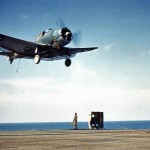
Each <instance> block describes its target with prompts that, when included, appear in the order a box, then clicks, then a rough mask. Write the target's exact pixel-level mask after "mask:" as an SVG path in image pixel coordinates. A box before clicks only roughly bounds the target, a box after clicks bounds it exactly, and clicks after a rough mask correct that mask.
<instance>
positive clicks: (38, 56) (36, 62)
mask: <svg viewBox="0 0 150 150" xmlns="http://www.w3.org/2000/svg"><path fill="white" fill-rule="evenodd" d="M40 60H41V58H40V55H35V57H34V62H35V64H39V63H40Z"/></svg>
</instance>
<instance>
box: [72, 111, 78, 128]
mask: <svg viewBox="0 0 150 150" xmlns="http://www.w3.org/2000/svg"><path fill="white" fill-rule="evenodd" d="M77 120H78V116H77V113H75V115H74V119H73V125H74V130H77V129H78V128H77V122H78V121H77Z"/></svg>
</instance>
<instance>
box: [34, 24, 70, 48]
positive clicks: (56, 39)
mask: <svg viewBox="0 0 150 150" xmlns="http://www.w3.org/2000/svg"><path fill="white" fill-rule="evenodd" d="M71 40H72V33H71V31H70V30H69V29H68V28H66V27H65V28H61V29H49V30H46V31H43V32H42V33H40V34H39V35H37V36H36V38H35V42H36V43H38V44H43V45H50V46H52V47H53V48H60V47H62V46H65V45H67V44H68V43H70V42H71Z"/></svg>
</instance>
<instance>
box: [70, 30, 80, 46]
mask: <svg viewBox="0 0 150 150" xmlns="http://www.w3.org/2000/svg"><path fill="white" fill-rule="evenodd" d="M72 41H73V43H74V45H75V46H78V45H79V44H80V43H81V30H78V31H76V32H74V33H73V40H72Z"/></svg>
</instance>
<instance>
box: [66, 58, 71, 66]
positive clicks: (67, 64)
mask: <svg viewBox="0 0 150 150" xmlns="http://www.w3.org/2000/svg"><path fill="white" fill-rule="evenodd" d="M65 65H66V67H69V66H70V65H71V59H69V58H67V59H66V60H65Z"/></svg>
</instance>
